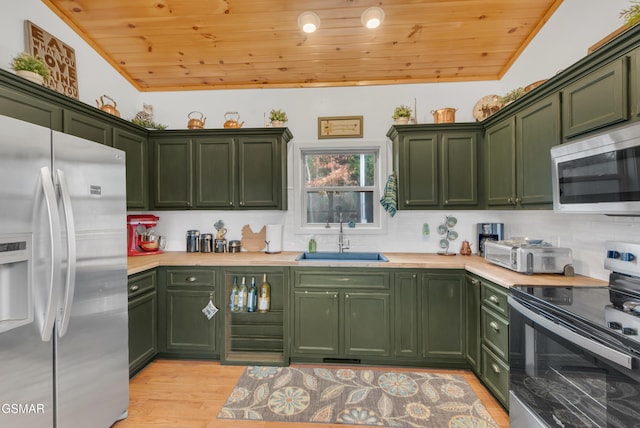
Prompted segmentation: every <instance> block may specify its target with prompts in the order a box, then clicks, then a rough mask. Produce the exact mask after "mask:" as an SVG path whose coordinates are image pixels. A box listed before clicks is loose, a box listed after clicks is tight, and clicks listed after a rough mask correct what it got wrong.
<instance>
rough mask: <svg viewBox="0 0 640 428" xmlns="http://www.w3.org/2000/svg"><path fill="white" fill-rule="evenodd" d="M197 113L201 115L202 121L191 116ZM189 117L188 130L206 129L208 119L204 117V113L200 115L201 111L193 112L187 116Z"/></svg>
mask: <svg viewBox="0 0 640 428" xmlns="http://www.w3.org/2000/svg"><path fill="white" fill-rule="evenodd" d="M194 113H197V114H199V115H200V119H198V118H192V117H191V115H192V114H194ZM187 117H188V118H189V123H187V128H189V129H202V128H204V124H205V122H206V121H207V118H206V117H204V115H203V114H202V113H200V112H199V111H192V112H191V113H189V114H188V115H187Z"/></svg>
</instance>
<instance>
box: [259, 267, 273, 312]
mask: <svg viewBox="0 0 640 428" xmlns="http://www.w3.org/2000/svg"><path fill="white" fill-rule="evenodd" d="M270 309H271V284H269V283H268V282H267V274H266V273H265V274H264V276H263V277H262V284H260V291H259V293H258V312H269V310H270Z"/></svg>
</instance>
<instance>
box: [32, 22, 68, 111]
mask: <svg viewBox="0 0 640 428" xmlns="http://www.w3.org/2000/svg"><path fill="white" fill-rule="evenodd" d="M24 23H25V27H26V28H25V29H26V35H27V37H26V38H27V49H28V52H29V53H30V54H31V55H34V56H37V57H40V58H42V59H43V60H44V62H45V63H46V64H47V67H49V69H50V70H51V77H49V79H48V80H47V81H45V85H46V86H47V87H48V88H51V89H53V90H54V91H57V92H60V93H61V94H64V95H66V96H68V97H71V98H75V99H80V98H79V95H78V74H77V72H76V53H75V50H74V49H73V48H72V47H71V46H69V45H67V44H66V43H63V42H62V41H60V40H58V39H57V38H55V37H54V36H52V35H51V34H49V33H47V32H46V31H44V30H43V29H42V28H40V27H38V26H37V25H35V24H34V23H33V22H31V21H28V20H26V21H24Z"/></svg>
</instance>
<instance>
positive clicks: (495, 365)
mask: <svg viewBox="0 0 640 428" xmlns="http://www.w3.org/2000/svg"><path fill="white" fill-rule="evenodd" d="M491 370H493V372H494V373H495V374H500V367H498V365H497V364H496V363H491Z"/></svg>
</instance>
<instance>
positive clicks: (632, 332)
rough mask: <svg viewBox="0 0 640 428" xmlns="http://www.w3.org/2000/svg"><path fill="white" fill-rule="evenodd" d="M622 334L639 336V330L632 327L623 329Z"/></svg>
mask: <svg viewBox="0 0 640 428" xmlns="http://www.w3.org/2000/svg"><path fill="white" fill-rule="evenodd" d="M622 334H625V335H627V336H637V335H638V329H636V328H630V327H624V328H623V329H622Z"/></svg>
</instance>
